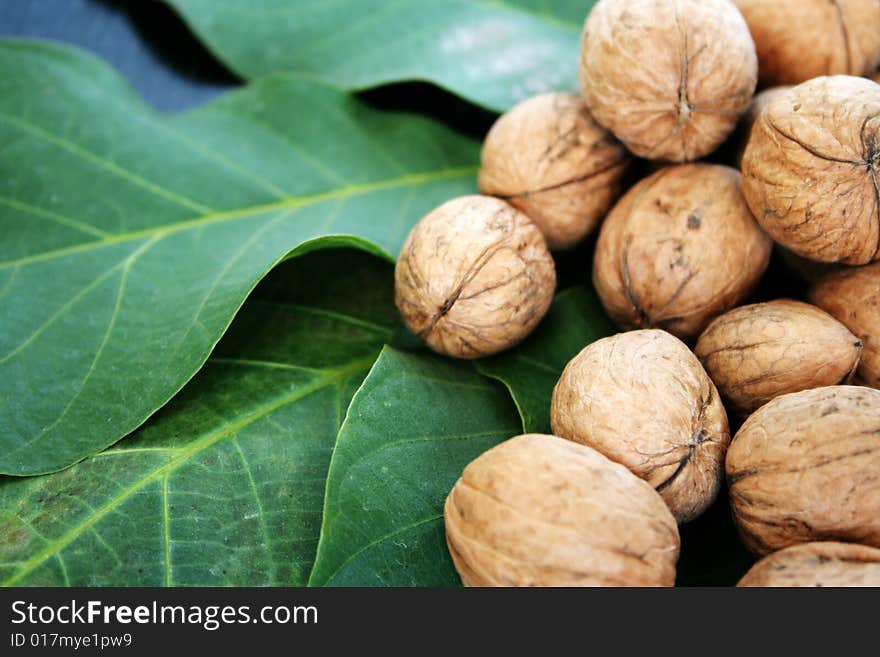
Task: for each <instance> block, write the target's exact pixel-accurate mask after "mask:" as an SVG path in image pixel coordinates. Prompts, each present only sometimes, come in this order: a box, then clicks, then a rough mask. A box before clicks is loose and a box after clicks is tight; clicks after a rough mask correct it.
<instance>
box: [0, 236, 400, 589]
mask: <svg viewBox="0 0 880 657" xmlns="http://www.w3.org/2000/svg"><path fill="white" fill-rule="evenodd" d="M390 270H391V267H390V266H389V265H388V264H387V263H385V262H383V261H381V260H378V259H376V258H373V257H370V256H367V255H364V254H358V253H357V252H348V253H345V254H341V255H340V254H339V253H337V252H333V251H328V252H320V253H317V254H313V255H310V256H308V257H306V258H302V259H298V260H296V261H293V262H291V263H287V264H286V265H284V266H283V267H281V268H279V270H278V271H276V272H273V273H272V274H271V275H270V276H269V278H268V279H267V280H266V281H264V283H263V284H262V285H261V286H260V287H259V288H258V290H257V292H255V295H256V298H254V299H251V300H249V301H248V303H247V304H246V305H245V307H244V309H243V310H242V312H241V314H240V315H239V317H237V318H236V320H235V323H234V324H233V326H232V328H231V329H230V331H229V333H228V334H227V335H226V336H225V337H224V339H223V340H222V341H221V342H220V345H219V346H218V348H217V350H216V352H215V353H214V354H213V355H212V357H211V359H210V360H209V361H208V363H207V364H206V366H205V368H204V369H203V371H201V372H200V373H199V374H198V375H197V376H196V377H195V378H194V379H193V380H192V381H191V382H190V384H189V385H188V386H187V387H186V388H185V389H184V390H183V392H182V393H181V394H180V395H178V396H177V397H175V399H174V400H173V401H172V402H171V403H170V404H169V405H168V406H166V407H165V408H163V409H162V410H161V411H160V412H159V413H157V414H156V416H155V417H153V418H152V419H151V420H150V422H149V423H148V424H147V425H146V426H145V427H144V428H142V429H141V430H139V431H138V432H137V433H136V434H135V435H134V436H132V437H130V438H128V439H126V440H124V441H122V442H120V443H119V444H117V445H116V446H114V447H112V448H110V449H109V450H107V451H105V452H102V453H101V454H98V455H96V456H93V457H91V458H88V459H86V460H84V461H82V462H80V463H78V464H77V465H75V466H73V467H71V468H69V469H67V470H64V471H62V472H58V473H54V474H49V475H44V476H41V477H29V478H12V477H5V478H0V583H3V584H6V585H53V586H60V585H73V586H105V585H109V586H121V585H125V586H133V585H144V586H162V585H197V586H205V585H251V586H256V585H288V586H301V585H304V584H305V583H306V581H307V579H308V575H309V571H310V569H311V565H312V562H313V560H314V555H315V550H316V547H317V542H318V535H319V529H320V523H321V512H322V508H323V499H324V486H325V479H326V474H327V469H328V467H329V463H330V456H331V453H332V450H333V446H334V443H335V440H336V434H337V431H338V428H339V425H340V423H341V422H342V418H343V417H344V412H345V409H346V408H347V406H348V402H349V400H350V398H351V395H352V394H353V393H354V391H355V389H356V387H357V386H358V384H359V383H360V382H361V380H362V378H363V376H364V375H365V374H366V372H367V371H368V370H369V367H370V365H371V364H372V362H373V360H374V359H375V357H376V355H377V354H378V353H379V350H380V349H381V346H382V344H383V343H384V342H385V341H387V340H388V339H389V338H390V337H391V336H392V333H393V332H394V330H395V328H396V326H397V313H396V310H395V309H394V305H393V301H392V293H393V290H392V285H393V284H392V276H391V271H390ZM343 272H344V275H341V274H342V273H343ZM315 280H320V281H322V285H321V288H322V289H321V290H320V292H316V290H315V287H316V286H312V285H310V283H311V282H312V281H315Z"/></svg>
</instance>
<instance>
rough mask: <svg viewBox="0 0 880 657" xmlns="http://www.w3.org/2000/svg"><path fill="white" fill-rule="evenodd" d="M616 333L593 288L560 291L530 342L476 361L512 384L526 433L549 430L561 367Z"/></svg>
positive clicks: (496, 377) (511, 391)
mask: <svg viewBox="0 0 880 657" xmlns="http://www.w3.org/2000/svg"><path fill="white" fill-rule="evenodd" d="M617 332H618V329H617V328H616V327H615V326H614V324H613V323H612V322H611V320H610V319H608V316H607V315H606V314H605V311H604V310H603V309H602V305H601V303H599V299H598V297H597V296H596V293H595V292H594V291H593V290H592V288H586V287H577V288H571V289H569V290H566V291H564V292H561V293H560V294H558V295H557V297H556V299H555V300H554V301H553V305H552V306H551V307H550V312H549V313H547V316H546V317H545V318H544V320H543V321H542V322H541V324H540V325H539V326H538V328H537V329H536V330H535V332H534V333H533V334H532V335H531V336H529V338H528V340H526V341H525V342H524V343H523V344H522V345H521V346H519V347H517V348H516V349H513V350H511V351H508V352H505V353H503V354H500V355H498V356H494V357H492V358H488V359H486V360H481V361H477V369H478V370H479V371H480V372H481V373H483V374H485V375H486V376H491V377H493V378H495V379H498V380H499V381H501V382H502V383H503V384H504V385H505V386H507V388H508V390H510V394H511V395H512V396H513V399H514V401H515V402H516V406H517V408H518V409H519V412H520V416H521V417H522V422H523V429H524V431H525V432H526V433H550V397H551V396H552V394H553V387H554V386H555V385H556V382H557V381H558V380H559V377H560V376H561V375H562V370H563V369H565V366H566V365H567V364H568V361H570V360H571V359H572V358H574V356H575V355H577V354H578V353H579V352H580V351H581V349H583V348H584V347H586V346H587V345H588V344H590V343H591V342H595V341H596V340H598V339H600V338H604V337H606V336H608V335H613V334H614V333H617Z"/></svg>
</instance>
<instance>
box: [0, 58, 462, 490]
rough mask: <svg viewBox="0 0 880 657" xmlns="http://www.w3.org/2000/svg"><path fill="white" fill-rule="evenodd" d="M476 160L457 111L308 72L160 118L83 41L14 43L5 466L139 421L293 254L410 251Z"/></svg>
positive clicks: (30, 470)
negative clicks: (450, 124) (325, 81)
mask: <svg viewBox="0 0 880 657" xmlns="http://www.w3.org/2000/svg"><path fill="white" fill-rule="evenodd" d="M477 160H478V144H476V143H475V142H473V141H472V140H469V139H466V138H464V137H462V136H460V135H457V134H456V133H454V132H452V131H450V130H449V129H447V128H445V127H443V126H441V125H438V124H436V123H433V122H431V121H429V120H426V119H423V118H419V117H414V116H409V115H401V114H392V113H382V112H378V111H376V110H372V109H369V108H367V107H366V106H364V105H362V104H360V103H359V102H358V101H356V100H353V99H351V98H349V97H347V96H346V95H345V94H343V93H341V92H340V91H338V90H336V89H333V88H330V87H327V86H324V85H321V84H317V83H315V82H311V81H306V80H303V79H299V78H296V77H290V76H274V77H270V78H267V79H264V80H261V81H259V82H257V83H255V84H253V85H252V86H250V87H248V88H247V89H245V90H243V91H240V92H235V93H231V94H229V95H226V96H224V97H222V98H221V99H219V100H218V101H216V102H213V103H210V104H208V105H206V106H203V107H201V108H199V109H197V110H195V111H193V112H190V113H187V114H182V115H178V116H173V117H162V116H158V115H156V114H155V113H154V112H152V111H151V110H150V109H149V108H147V107H146V106H145V105H143V103H141V102H140V101H139V100H138V99H137V98H136V97H135V96H134V95H133V94H132V92H131V91H130V90H129V88H128V87H127V86H126V85H125V84H124V83H123V82H122V81H121V80H120V78H119V77H117V76H116V75H115V74H114V73H113V72H112V71H111V70H110V69H109V68H107V67H106V66H105V65H103V64H101V63H100V62H98V61H97V60H96V59H94V58H92V57H90V56H87V55H85V54H83V53H82V52H78V51H75V50H72V49H68V48H62V47H59V46H53V45H49V44H41V43H35V42H23V41H2V42H0V235H3V239H2V241H0V304H2V307H3V309H4V312H3V321H2V322H0V428H2V430H0V473H7V474H16V475H25V474H37V473H44V472H49V471H53V470H57V469H60V468H63V467H65V466H68V465H70V464H71V463H73V462H75V461H77V460H79V459H81V458H83V457H85V456H87V455H89V454H93V453H96V452H98V451H100V450H101V449H103V448H104V447H106V446H108V445H110V444H112V443H114V442H115V441H117V440H118V439H119V438H120V437H122V436H124V435H126V434H127V433H129V432H130V431H132V430H134V429H135V428H136V427H137V426H139V425H140V424H141V423H142V422H143V421H144V420H145V419H146V418H147V417H148V416H150V415H151V414H152V413H153V412H154V411H155V410H156V409H158V408H160V407H161V406H162V405H164V404H165V403H166V402H167V401H168V400H169V399H170V398H171V397H172V396H173V395H174V393H176V392H177V391H178V390H180V388H181V387H182V386H183V385H184V383H186V381H187V380H189V378H190V377H191V376H192V375H193V374H194V373H195V372H196V371H197V370H198V369H199V367H201V365H202V364H203V363H204V362H205V360H206V358H207V357H208V354H209V353H210V351H211V349H212V348H213V346H214V345H215V344H216V342H217V340H218V339H219V338H220V336H221V335H222V334H223V332H224V331H225V330H226V328H227V326H228V325H229V322H230V320H231V319H232V317H233V315H234V314H235V313H236V311H237V310H238V308H239V307H240V305H241V304H242V302H243V301H244V299H245V298H246V297H247V295H248V293H249V292H250V291H251V290H252V289H253V287H254V285H255V284H256V283H257V282H258V281H259V280H260V279H261V278H262V277H263V276H264V274H265V273H266V272H267V271H268V270H269V269H271V268H272V267H273V266H274V265H275V264H276V263H277V262H279V261H280V260H281V259H283V258H285V257H289V256H291V255H295V254H298V253H303V252H305V251H308V250H310V249H314V248H319V247H322V246H328V245H354V246H359V247H360V248H364V249H368V250H371V251H373V252H376V253H381V254H385V256H386V257H389V255H388V254H396V253H397V250H398V249H399V247H400V244H401V243H402V241H403V239H404V237H405V235H406V234H407V232H408V229H409V228H410V227H411V225H412V224H413V223H415V222H416V221H417V220H418V219H419V218H420V217H421V216H422V215H423V214H424V213H425V212H427V211H428V210H429V209H430V208H432V207H433V206H435V205H438V204H439V203H440V202H442V201H445V200H447V199H449V198H450V197H453V196H456V195H458V194H462V193H468V192H471V191H472V190H473V189H474V172H475V171H476V166H475V164H476V162H477ZM345 236H347V237H345Z"/></svg>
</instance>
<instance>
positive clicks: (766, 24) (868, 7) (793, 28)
mask: <svg viewBox="0 0 880 657" xmlns="http://www.w3.org/2000/svg"><path fill="white" fill-rule="evenodd" d="M733 1H734V4H735V5H736V6H737V7H738V8H739V10H740V11H741V12H742V15H743V17H744V18H745V19H746V23H748V26H749V30H750V31H751V33H752V37H753V38H754V40H755V47H756V49H757V51H758V71H759V73H760V75H759V79H760V83H761V86H771V85H775V84H798V83H800V82H804V81H806V80H810V79H812V78H817V77H819V76H821V75H840V74H842V75H866V74H867V73H869V72H870V71H872V70H873V69H874V68H875V67H876V66H877V64H878V63H880V38H878V35H880V2H877V0H733Z"/></svg>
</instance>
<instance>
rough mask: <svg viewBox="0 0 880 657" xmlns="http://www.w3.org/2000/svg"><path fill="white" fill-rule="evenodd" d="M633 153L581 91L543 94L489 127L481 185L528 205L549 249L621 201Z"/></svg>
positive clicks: (563, 244) (580, 233) (572, 240)
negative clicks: (599, 118)
mask: <svg viewBox="0 0 880 657" xmlns="http://www.w3.org/2000/svg"><path fill="white" fill-rule="evenodd" d="M629 160H630V158H629V155H628V154H627V152H626V149H624V147H623V145H621V144H620V142H618V141H617V140H616V139H615V138H614V136H613V135H612V134H611V133H610V132H608V131H607V130H605V128H603V127H602V126H600V125H599V124H598V123H596V122H595V121H594V120H593V117H592V116H590V112H589V110H587V106H586V105H585V104H584V102H583V101H582V100H581V99H580V97H578V96H576V95H574V94H569V93H549V94H542V95H540V96H535V97H534V98H530V99H529V100H526V101H524V102H522V103H520V104H519V105H517V106H516V107H514V108H513V109H512V110H510V111H509V112H507V113H506V114H504V115H503V116H502V117H501V118H500V119H498V121H496V123H495V125H494V126H492V129H491V130H490V131H489V134H488V135H487V137H486V141H485V143H484V144H483V153H482V161H483V166H482V168H481V169H480V191H481V192H482V193H484V194H489V195H491V196H498V197H500V198H503V199H504V200H506V201H507V202H509V203H510V204H511V205H513V206H514V207H516V208H518V209H520V210H522V211H523V212H525V213H526V215H528V217H529V218H530V219H531V220H532V221H534V222H535V223H536V224H537V225H538V228H540V229H541V232H542V233H544V237H545V238H546V239H547V243H548V244H549V246H550V248H551V249H564V248H567V247H571V246H574V245H575V244H577V243H578V242H580V241H581V240H582V239H583V238H584V237H586V236H587V235H588V234H589V233H590V232H592V231H593V229H594V228H595V227H596V226H597V225H598V224H599V221H600V220H601V219H602V217H604V216H605V214H606V213H607V212H608V209H609V208H610V207H611V205H612V204H613V203H614V201H615V200H617V197H618V196H619V195H620V189H621V178H622V177H623V174H624V173H625V171H626V168H627V165H628V164H629Z"/></svg>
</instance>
